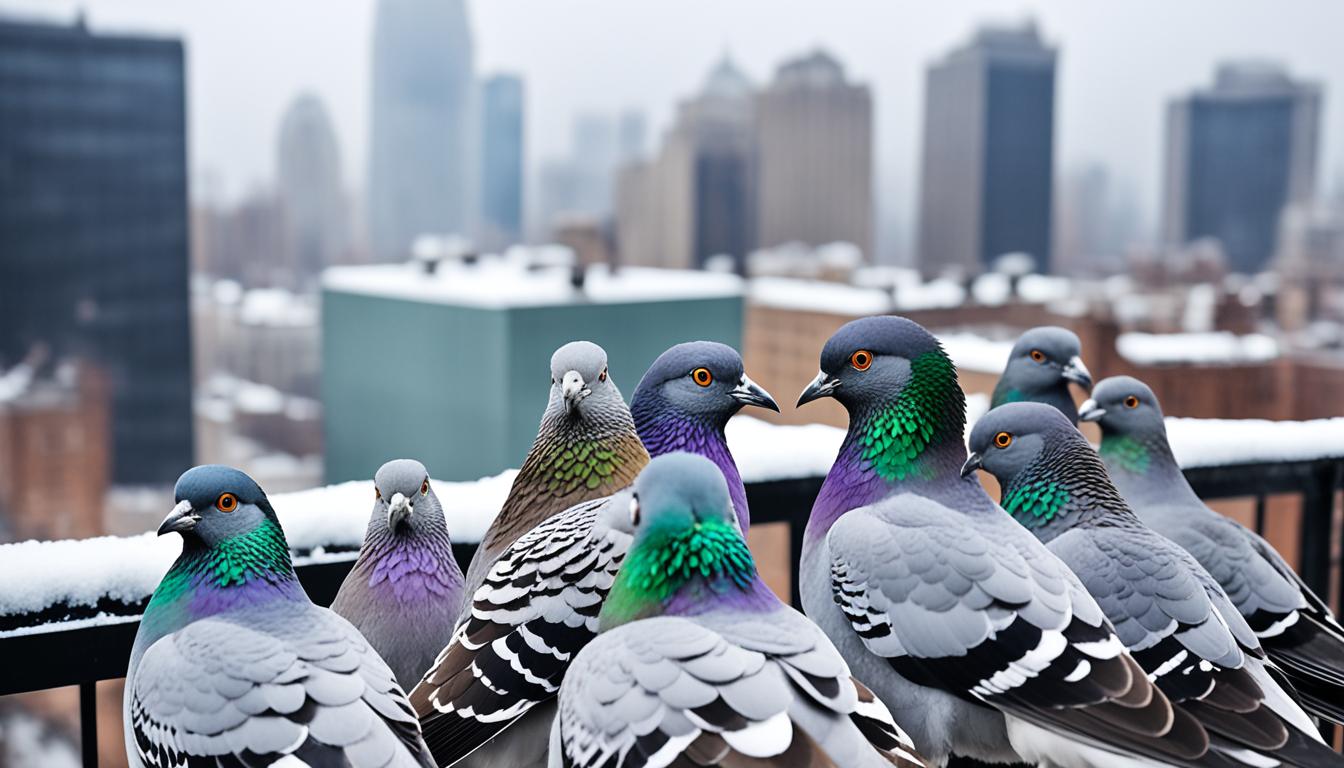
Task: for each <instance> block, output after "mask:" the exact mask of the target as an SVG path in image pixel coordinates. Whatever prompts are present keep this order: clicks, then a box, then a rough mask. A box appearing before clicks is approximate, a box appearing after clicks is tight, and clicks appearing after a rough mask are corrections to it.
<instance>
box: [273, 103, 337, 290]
mask: <svg viewBox="0 0 1344 768" xmlns="http://www.w3.org/2000/svg"><path fill="white" fill-rule="evenodd" d="M276 170H277V173H276V180H277V187H278V192H279V198H280V207H281V215H282V217H283V222H284V248H285V254H284V260H283V261H284V263H285V267H286V268H287V270H288V271H289V273H290V279H289V282H290V284H291V285H294V286H302V285H305V284H309V283H312V282H314V281H315V280H316V279H317V276H318V274H319V273H321V271H322V268H323V267H327V266H330V265H332V264H335V263H337V262H338V261H340V260H342V257H343V256H344V255H345V252H346V248H347V246H348V243H349V220H350V219H349V216H348V215H347V213H346V205H345V191H344V184H343V183H342V181H341V154H340V148H339V146H338V145H337V142H336V131H335V129H334V128H333V127H332V124H331V117H330V116H329V115H328V114H327V108H326V105H324V104H323V103H322V101H321V99H319V98H318V97H317V96H315V95H313V94H304V95H301V96H299V97H298V98H296V99H295V100H294V101H293V102H292V103H291V104H290V105H289V109H287V110H286V111H285V116H284V117H283V118H282V119H281V121H280V141H279V146H278V150H277V154H276Z"/></svg>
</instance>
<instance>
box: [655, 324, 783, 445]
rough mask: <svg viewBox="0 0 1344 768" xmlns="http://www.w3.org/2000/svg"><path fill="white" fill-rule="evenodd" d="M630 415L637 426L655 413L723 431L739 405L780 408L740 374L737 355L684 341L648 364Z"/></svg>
mask: <svg viewBox="0 0 1344 768" xmlns="http://www.w3.org/2000/svg"><path fill="white" fill-rule="evenodd" d="M632 402H633V405H632V408H631V410H632V411H633V412H634V416H635V424H636V426H640V432H641V434H642V433H643V431H644V430H643V427H642V425H643V424H644V422H646V421H647V420H648V419H649V418H655V417H656V414H657V413H658V412H659V411H668V410H671V411H674V412H676V413H677V414H678V415H686V416H691V417H698V418H700V419H703V420H705V421H708V422H710V423H712V424H715V425H716V426H719V427H722V426H723V425H724V424H726V423H727V422H728V419H729V418H730V417H732V416H733V414H735V413H737V412H738V411H739V410H741V409H742V407H743V406H747V405H755V406H758V407H761V408H768V409H770V410H772V411H778V410H779V406H778V405H776V404H775V399H774V398H773V397H771V396H770V393H769V392H766V391H765V390H764V389H762V388H761V387H760V385H758V384H757V383H756V382H754V381H752V380H751V379H750V378H749V377H748V376H747V374H746V372H745V371H744V370H743V366H742V356H741V355H739V354H738V353H737V350H735V349H733V348H732V347H730V346H728V345H727V344H720V343H718V342H715V341H689V342H686V343H684V344H678V345H676V346H674V347H672V348H671V349H669V350H667V351H666V352H664V353H663V354H661V355H659V356H658V359H657V360H654V361H653V365H651V366H649V370H648V371H647V372H645V374H644V378H642V379H640V381H639V386H638V387H636V388H635V395H634V398H633V400H632Z"/></svg>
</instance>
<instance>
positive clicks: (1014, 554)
mask: <svg viewBox="0 0 1344 768" xmlns="http://www.w3.org/2000/svg"><path fill="white" fill-rule="evenodd" d="M827 396H829V397H834V398H835V399H836V400H838V401H839V402H840V403H841V405H843V406H845V408H846V410H848V411H849V414H850V424H849V430H848V432H847V434H846V435H845V438H844V441H843V442H842V444H841V448H840V452H839V455H838V456H837V458H836V461H835V465H834V466H833V467H832V468H831V470H830V472H829V473H828V474H827V476H826V480H825V481H824V482H823V484H822V488H821V492H820V493H819V494H818V496H817V500H816V502H815V503H814V505H813V507H812V515H811V518H810V520H809V521H808V525H807V529H806V531H805V534H804V538H803V555H802V564H801V569H800V573H799V582H800V586H801V591H802V598H803V607H804V609H805V610H806V612H807V615H808V617H809V618H811V619H812V620H813V621H815V622H817V624H818V625H819V626H820V627H821V628H822V630H824V631H825V632H826V634H827V635H828V636H829V637H830V638H831V640H832V641H833V642H834V643H835V645H836V647H837V648H838V649H839V650H840V653H841V655H843V656H844V658H845V660H846V661H848V662H849V665H850V668H851V669H852V670H853V671H854V674H855V676H857V677H858V678H859V679H861V680H863V681H865V682H866V683H867V684H868V685H869V686H870V687H871V688H872V689H873V691H874V692H875V693H876V694H877V696H878V698H880V699H881V700H882V701H883V702H885V703H886V705H887V706H888V707H890V708H891V711H892V714H894V715H895V717H896V720H897V722H899V723H901V725H902V726H903V727H905V728H906V729H907V730H908V731H909V732H910V735H911V736H912V737H913V739H914V742H915V745H916V746H917V747H918V748H919V751H920V753H921V754H923V755H924V756H925V757H926V758H928V759H929V760H930V761H932V762H934V763H936V764H943V763H945V762H946V761H947V759H948V758H949V756H951V755H953V754H956V755H960V756H963V757H970V758H974V759H978V760H982V761H985V762H1021V761H1027V762H1034V763H1043V764H1049V765H1055V766H1085V765H1087V766H1109V765H1121V764H1125V765H1132V764H1133V762H1134V761H1135V760H1140V761H1142V760H1143V759H1144V758H1147V759H1149V760H1155V761H1158V762H1167V763H1170V762H1177V763H1181V762H1188V761H1191V760H1196V759H1198V758H1199V757H1200V756H1202V755H1204V754H1205V753H1206V751H1207V749H1208V741H1207V737H1206V735H1205V733H1204V731H1203V729H1201V728H1200V727H1199V726H1198V724H1197V723H1193V722H1183V721H1181V720H1177V719H1175V715H1174V714H1173V710H1172V707H1171V704H1170V702H1169V701H1168V700H1167V698H1166V696H1165V695H1163V694H1162V692H1161V691H1160V690H1158V689H1156V688H1155V687H1154V686H1153V685H1152V683H1151V682H1149V680H1148V678H1147V676H1146V675H1145V674H1144V673H1143V670H1142V668H1140V667H1139V665H1138V663H1137V662H1135V661H1134V659H1133V658H1132V657H1130V655H1129V653H1128V652H1127V651H1126V650H1125V647H1124V645H1123V644H1122V643H1121V642H1120V640H1119V638H1118V637H1117V636H1116V634H1115V630H1114V628H1112V627H1111V625H1110V622H1108V621H1107V620H1106V617H1105V615H1104V614H1103V613H1102V610H1101V608H1100V607H1099V606H1098V605H1097V603H1096V601H1095V600H1094V599H1093V598H1092V596H1091V595H1089V594H1088V593H1087V590H1086V589H1085V588H1084V587H1083V585H1082V583H1081V582H1079V580H1078V578H1077V577H1076V576H1075V575H1074V574H1073V572H1072V571H1070V570H1069V569H1068V567H1067V566H1066V565H1064V563H1062V562H1061V561H1060V560H1059V558H1057V557H1055V556H1054V555H1053V554H1051V552H1050V551H1049V550H1048V549H1046V548H1045V546H1044V545H1043V544H1041V543H1040V542H1039V541H1037V540H1036V538H1035V537H1033V536H1032V535H1031V534H1030V533H1028V532H1027V531H1026V530H1024V529H1023V528H1022V527H1021V526H1020V525H1018V524H1017V523H1016V522H1014V521H1013V519H1012V518H1011V517H1009V516H1008V515H1007V514H1006V513H1004V511H1003V510H1002V509H1001V508H999V506H998V505H997V504H995V503H994V501H993V500H992V499H990V498H989V496H988V494H986V493H985V491H984V489H983V488H982V487H981V486H980V484H979V483H978V482H976V481H975V480H973V479H968V478H963V477H961V475H960V470H961V466H962V464H963V463H964V462H965V460H966V446H965V443H963V442H962V441H963V434H964V429H965V396H964V394H963V393H962V391H961V387H960V386H959V385H958V384H957V375H956V369H955V367H954V366H953V364H952V361H951V360H950V359H949V358H948V356H947V354H946V353H945V352H944V351H943V349H942V347H941V346H940V345H939V344H938V341H937V340H936V339H935V338H934V337H933V336H932V335H931V334H929V333H928V332H927V331H926V330H924V329H923V328H921V327H920V326H919V325H918V324H916V323H913V322H911V321H910V320H907V319H905V318H900V317H869V318H863V319H860V320H855V321H853V322H850V323H848V324H846V325H845V326H844V327H842V328H841V329H840V330H839V331H837V332H836V333H835V335H833V336H832V337H831V338H830V340H829V341H827V342H826V345H825V347H824V349H823V350H822V353H821V373H820V374H818V376H817V378H816V379H815V380H814V381H813V382H812V383H811V384H810V385H809V386H808V387H807V389H806V390H804V391H803V394H802V396H801V397H800V398H799V404H800V405H801V404H803V403H806V402H809V401H811V400H815V399H817V398H819V397H827Z"/></svg>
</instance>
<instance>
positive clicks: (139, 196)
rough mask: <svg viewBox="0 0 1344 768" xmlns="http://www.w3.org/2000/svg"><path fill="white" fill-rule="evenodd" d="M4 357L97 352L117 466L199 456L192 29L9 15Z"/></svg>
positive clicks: (173, 469)
mask: <svg viewBox="0 0 1344 768" xmlns="http://www.w3.org/2000/svg"><path fill="white" fill-rule="evenodd" d="M0 104H3V117H0V307H3V310H2V311H0V358H2V359H3V360H4V361H6V362H7V363H14V362H16V361H18V360H20V359H23V358H24V357H25V355H27V354H28V352H29V350H31V349H32V348H34V347H35V346H45V347H47V348H49V349H50V350H51V352H52V354H53V355H55V356H57V357H62V358H64V357H70V356H82V357H86V358H91V359H93V360H94V361H95V363H96V364H97V365H98V366H99V367H100V368H101V369H102V370H104V371H105V372H106V374H107V377H108V381H109V382H110V387H111V406H112V407H111V413H112V429H111V434H112V437H111V440H112V446H111V450H112V462H113V463H112V480H113V482H116V483H125V484H145V483H167V482H172V481H173V480H174V479H175V478H176V477H177V475H178V474H179V473H181V472H182V470H184V469H186V468H187V467H189V466H191V464H192V412H191V393H192V389H191V341H190V322H189V311H188V291H187V271H188V258H189V256H188V234H187V140H186V138H187V137H186V109H185V105H186V83H185V79H184V74H183V50H182V43H181V42H180V41H178V40H174V39H167V38H144V37H132V36H123V35H115V36H114V35H103V34H94V33H92V32H90V31H89V30H88V29H86V28H85V27H84V26H83V24H82V23H77V24H75V25H73V26H51V25H44V24H29V23H19V22H0Z"/></svg>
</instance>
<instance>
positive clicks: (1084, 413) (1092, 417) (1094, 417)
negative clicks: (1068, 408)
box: [1078, 399, 1106, 421]
mask: <svg viewBox="0 0 1344 768" xmlns="http://www.w3.org/2000/svg"><path fill="white" fill-rule="evenodd" d="M1105 415H1106V409H1105V408H1102V407H1101V406H1099V405H1097V401H1096V400H1091V399H1089V400H1087V401H1086V402H1084V403H1083V404H1082V405H1080V406H1078V420H1079V421H1101V417H1102V416H1105Z"/></svg>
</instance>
